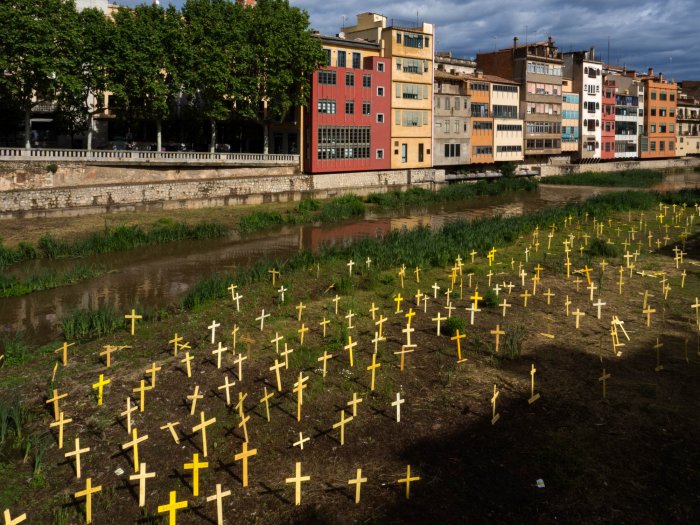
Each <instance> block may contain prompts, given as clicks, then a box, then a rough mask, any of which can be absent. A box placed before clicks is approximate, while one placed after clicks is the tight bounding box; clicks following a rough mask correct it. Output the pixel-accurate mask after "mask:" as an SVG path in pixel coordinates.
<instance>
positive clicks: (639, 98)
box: [604, 64, 644, 159]
mask: <svg viewBox="0 0 700 525" xmlns="http://www.w3.org/2000/svg"><path fill="white" fill-rule="evenodd" d="M604 75H605V76H604V79H605V80H606V81H611V82H614V83H615V158H616V159H632V158H637V157H639V141H640V138H641V136H642V133H643V132H644V84H643V83H642V81H641V80H640V79H639V78H637V75H636V73H635V72H634V71H630V70H628V69H627V68H625V67H619V66H611V65H609V64H608V65H606V66H605V69H604Z"/></svg>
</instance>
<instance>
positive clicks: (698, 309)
mask: <svg viewBox="0 0 700 525" xmlns="http://www.w3.org/2000/svg"><path fill="white" fill-rule="evenodd" d="M690 308H691V309H693V310H695V324H697V325H698V326H699V327H700V301H698V298H697V297H696V298H695V304H691V305H690ZM54 395H56V390H54ZM64 395H65V394H64ZM54 411H55V407H54Z"/></svg>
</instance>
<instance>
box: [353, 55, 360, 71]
mask: <svg viewBox="0 0 700 525" xmlns="http://www.w3.org/2000/svg"><path fill="white" fill-rule="evenodd" d="M361 62H362V55H361V54H360V53H353V54H352V68H353V69H360V68H361V67H362V65H361Z"/></svg>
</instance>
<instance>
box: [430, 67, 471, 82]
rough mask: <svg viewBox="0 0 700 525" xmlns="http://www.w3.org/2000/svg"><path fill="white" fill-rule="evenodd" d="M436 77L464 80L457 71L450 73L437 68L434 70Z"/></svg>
mask: <svg viewBox="0 0 700 525" xmlns="http://www.w3.org/2000/svg"><path fill="white" fill-rule="evenodd" d="M434 74H435V78H440V79H444V80H464V79H463V78H462V77H461V76H460V75H458V74H456V73H448V72H447V71H440V70H439V69H436V70H435V71H434Z"/></svg>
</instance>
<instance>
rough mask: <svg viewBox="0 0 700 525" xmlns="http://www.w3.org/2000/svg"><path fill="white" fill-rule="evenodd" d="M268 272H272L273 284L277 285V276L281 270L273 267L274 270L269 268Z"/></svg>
mask: <svg viewBox="0 0 700 525" xmlns="http://www.w3.org/2000/svg"><path fill="white" fill-rule="evenodd" d="M267 273H269V274H272V286H277V281H276V277H277V276H278V275H279V274H280V272H279V271H277V270H275V269H274V268H273V269H272V270H268V271H267Z"/></svg>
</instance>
